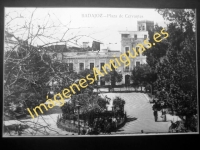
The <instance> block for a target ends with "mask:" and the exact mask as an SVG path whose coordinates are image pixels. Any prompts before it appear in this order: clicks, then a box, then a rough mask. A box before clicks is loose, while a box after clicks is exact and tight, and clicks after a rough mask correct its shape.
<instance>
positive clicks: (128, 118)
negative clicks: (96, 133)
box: [114, 116, 137, 132]
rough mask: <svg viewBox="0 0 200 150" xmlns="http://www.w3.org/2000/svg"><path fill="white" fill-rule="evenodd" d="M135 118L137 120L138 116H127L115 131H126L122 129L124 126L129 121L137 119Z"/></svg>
mask: <svg viewBox="0 0 200 150" xmlns="http://www.w3.org/2000/svg"><path fill="white" fill-rule="evenodd" d="M135 120H137V118H135V117H133V118H132V117H130V116H127V119H126V121H125V122H124V123H123V124H122V125H121V126H120V127H119V128H118V129H117V130H115V131H114V132H121V131H124V130H123V129H121V128H122V127H124V126H125V125H126V124H127V123H129V122H132V121H135Z"/></svg>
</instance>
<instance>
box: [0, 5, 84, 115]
mask: <svg viewBox="0 0 200 150" xmlns="http://www.w3.org/2000/svg"><path fill="white" fill-rule="evenodd" d="M40 10H41V9H32V8H30V9H24V10H21V9H19V10H18V9H17V10H16V11H10V10H9V9H6V14H5V49H4V50H5V53H4V68H5V70H4V106H5V107H7V109H5V110H9V111H8V114H10V115H11V117H15V115H13V113H14V114H15V112H11V109H9V108H10V107H12V104H13V103H14V105H16V106H17V107H21V104H23V109H26V108H33V107H35V106H36V105H38V104H40V103H42V102H44V101H46V96H47V94H48V93H49V91H50V90H51V88H52V86H50V85H49V84H50V81H52V80H53V82H57V83H58V84H56V85H55V86H56V88H57V89H56V91H54V92H57V91H59V90H61V89H62V88H63V87H67V86H68V85H69V84H71V83H72V82H73V75H72V74H74V72H73V70H69V69H67V68H66V67H65V66H66V65H64V64H63V63H62V59H61V60H58V59H53V58H52V56H50V55H49V52H48V51H47V49H46V47H48V46H51V45H53V44H56V43H66V42H72V43H76V41H77V40H78V39H80V37H81V35H78V34H74V35H71V34H67V33H68V32H70V31H71V28H69V25H66V24H63V23H62V22H61V21H60V20H59V19H58V18H56V16H55V15H54V14H53V13H50V12H49V13H48V12H47V13H46V14H40ZM36 14H37V15H38V14H40V16H42V17H44V18H42V17H40V16H39V17H38V16H37V15H36ZM45 15H46V16H45ZM55 19H56V20H57V21H55ZM79 29H80V28H73V32H74V33H76V31H77V30H79ZM83 36H84V35H83ZM53 55H56V53H54V54H53ZM62 58H63V57H62ZM54 80H56V81H54ZM59 92H60V91H59ZM25 112H27V111H25Z"/></svg>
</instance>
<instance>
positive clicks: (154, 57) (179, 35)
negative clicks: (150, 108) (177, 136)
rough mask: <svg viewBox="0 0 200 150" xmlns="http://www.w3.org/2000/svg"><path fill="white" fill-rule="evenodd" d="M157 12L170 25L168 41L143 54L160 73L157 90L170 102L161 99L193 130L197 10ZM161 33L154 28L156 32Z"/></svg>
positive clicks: (195, 99) (160, 10)
mask: <svg viewBox="0 0 200 150" xmlns="http://www.w3.org/2000/svg"><path fill="white" fill-rule="evenodd" d="M157 11H158V12H159V13H160V14H161V15H163V17H164V19H166V20H167V21H168V25H167V29H166V31H167V33H168V34H169V37H168V38H167V39H165V40H162V41H161V42H160V43H156V45H155V46H153V47H152V48H151V49H149V50H148V51H146V52H145V53H144V54H145V55H147V63H148V64H149V65H150V67H151V69H153V70H155V71H156V73H157V80H156V82H155V88H156V89H157V90H158V91H164V92H165V93H166V94H164V95H163V96H164V97H166V96H167V98H164V97H163V98H162V99H163V100H164V101H165V103H167V104H169V105H170V106H171V107H172V109H173V110H174V111H175V112H176V113H177V114H178V115H179V116H180V117H182V116H186V124H187V127H188V128H191V126H190V123H189V120H191V118H193V116H194V115H195V114H196V113H197V92H196V90H197V85H196V83H197V82H196V81H197V80H196V79H197V78H196V41H195V30H196V29H195V10H192V9H189V10H188V9H158V10H157ZM160 29H161V28H160ZM160 29H158V28H157V27H155V29H154V32H160V31H159V30H160ZM154 32H153V33H154ZM153 33H152V34H153ZM152 34H151V36H150V41H152V39H151V37H152ZM158 51H160V52H161V53H158ZM156 52H157V53H156Z"/></svg>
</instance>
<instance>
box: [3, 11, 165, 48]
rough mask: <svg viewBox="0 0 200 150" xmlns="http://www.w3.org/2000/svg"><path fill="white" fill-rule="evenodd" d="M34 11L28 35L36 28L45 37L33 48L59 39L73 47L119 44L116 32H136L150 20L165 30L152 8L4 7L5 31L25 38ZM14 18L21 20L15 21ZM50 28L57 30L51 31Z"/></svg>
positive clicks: (163, 22)
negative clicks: (91, 44) (88, 43)
mask: <svg viewBox="0 0 200 150" xmlns="http://www.w3.org/2000/svg"><path fill="white" fill-rule="evenodd" d="M33 11H34V14H33V19H32V22H31V24H32V26H31V29H32V31H31V32H30V33H32V34H33V35H35V34H36V33H37V31H38V27H45V28H47V29H45V30H44V32H42V30H40V32H39V33H43V34H44V36H41V37H40V38H37V37H36V38H34V40H33V43H32V44H33V45H44V44H45V43H48V42H53V41H56V40H57V39H61V38H63V40H69V39H72V40H69V41H72V42H68V44H72V45H74V44H75V45H76V44H78V45H81V44H82V42H91V41H92V40H96V41H101V42H102V43H104V44H109V43H111V44H120V40H121V36H120V34H119V31H125V30H128V31H136V30H137V21H138V20H150V21H154V24H156V23H157V24H158V25H160V26H163V27H166V25H165V21H164V19H163V17H162V16H161V15H160V14H158V13H157V12H156V11H155V9H139V8H37V9H36V8H5V14H8V16H6V17H5V28H6V27H8V26H9V27H10V29H9V31H10V32H12V33H14V35H16V36H17V37H20V38H22V39H25V38H26V37H27V35H28V31H27V30H26V27H29V25H30V24H29V22H30V18H31V14H32V12H33ZM16 16H20V17H18V18H16ZM14 18H16V19H14ZM11 20H12V21H11ZM7 23H8V24H7ZM52 26H59V27H54V28H52ZM60 26H62V27H60ZM50 27H51V28H50ZM66 31H67V32H66ZM65 32H66V33H65ZM30 33H29V34H30ZM63 35H64V36H63ZM49 37H51V38H49ZM74 37H76V38H74Z"/></svg>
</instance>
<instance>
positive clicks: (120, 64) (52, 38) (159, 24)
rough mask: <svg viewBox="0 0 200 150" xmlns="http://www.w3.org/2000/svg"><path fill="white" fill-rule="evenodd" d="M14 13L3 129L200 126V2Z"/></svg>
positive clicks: (116, 130) (77, 132)
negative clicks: (197, 5)
mask: <svg viewBox="0 0 200 150" xmlns="http://www.w3.org/2000/svg"><path fill="white" fill-rule="evenodd" d="M4 17H5V18H4V22H5V24H4V60H3V63H4V64H3V66H4V68H3V69H4V70H3V74H4V78H3V80H4V82H3V83H4V85H3V87H4V90H3V129H2V131H3V132H2V133H3V137H37V136H39V137H41V136H44V137H50V136H54V137H62V136H64V137H75V136H83V137H85V136H134V135H146V134H150V135H151V134H152V135H161V134H166V135H168V134H180V133H184V134H195V133H198V131H199V130H198V117H199V116H198V111H197V108H198V103H197V61H196V60H197V53H196V52H197V48H196V34H195V33H196V30H197V29H196V10H195V9H158V8H154V9H153V8H152V9H146V8H92V7H88V8H86V7H77V8H75V7H74V8H72V7H55V8H48V7H38V8H34V7H16V8H15V7H5V16H4Z"/></svg>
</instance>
